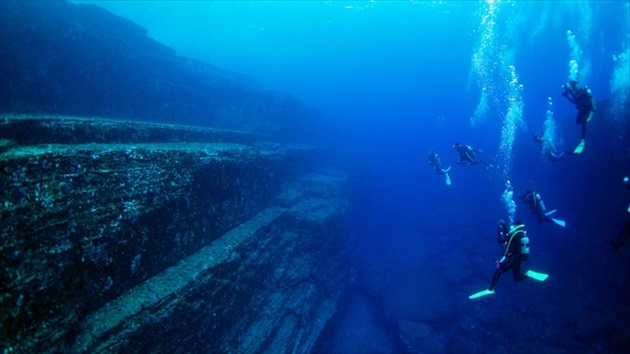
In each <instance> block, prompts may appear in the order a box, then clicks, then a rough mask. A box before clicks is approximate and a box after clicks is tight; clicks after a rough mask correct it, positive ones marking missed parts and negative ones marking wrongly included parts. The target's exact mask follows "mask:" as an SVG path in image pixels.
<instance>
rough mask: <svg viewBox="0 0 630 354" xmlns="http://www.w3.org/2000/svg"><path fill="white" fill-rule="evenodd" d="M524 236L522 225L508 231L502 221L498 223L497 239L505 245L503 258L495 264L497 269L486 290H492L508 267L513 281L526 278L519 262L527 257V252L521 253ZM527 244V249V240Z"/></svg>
mask: <svg viewBox="0 0 630 354" xmlns="http://www.w3.org/2000/svg"><path fill="white" fill-rule="evenodd" d="M520 225H523V224H520ZM524 237H526V231H525V230H524V226H521V227H518V225H517V227H516V228H515V229H514V230H513V231H511V232H508V229H507V226H505V224H503V223H499V229H498V230H497V241H498V242H499V243H500V244H502V245H505V252H504V253H503V258H502V259H501V261H499V263H498V264H497V270H496V271H495V272H494V276H493V277H492V283H491V284H490V288H488V290H491V291H494V288H495V287H496V286H497V283H499V278H500V277H501V274H503V273H505V272H507V271H509V270H510V269H511V270H512V275H513V276H514V281H521V280H524V279H526V278H527V275H525V274H521V262H522V261H526V260H527V259H528V257H529V254H523V253H521V249H522V245H521V243H522V240H521V239H522V238H524ZM527 244H528V246H527V247H528V249H529V241H527Z"/></svg>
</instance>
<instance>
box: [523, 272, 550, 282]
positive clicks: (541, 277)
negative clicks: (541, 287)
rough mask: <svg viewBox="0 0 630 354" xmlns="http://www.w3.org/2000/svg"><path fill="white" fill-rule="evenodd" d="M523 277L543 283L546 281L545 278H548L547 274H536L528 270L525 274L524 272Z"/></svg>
mask: <svg viewBox="0 0 630 354" xmlns="http://www.w3.org/2000/svg"><path fill="white" fill-rule="evenodd" d="M525 275H527V276H528V277H530V278H532V279H535V280H538V281H545V280H547V277H549V274H545V273H538V272H534V271H533V270H528V271H527V272H525Z"/></svg>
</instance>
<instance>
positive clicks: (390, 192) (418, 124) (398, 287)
mask: <svg viewBox="0 0 630 354" xmlns="http://www.w3.org/2000/svg"><path fill="white" fill-rule="evenodd" d="M91 3H96V4H98V5H100V6H102V7H104V8H106V9H109V10H110V11H112V12H113V13H115V14H117V15H120V16H122V17H125V18H128V19H130V20H131V21H133V22H136V23H137V24H139V25H141V26H143V27H145V28H147V29H148V30H149V36H150V37H152V38H154V39H156V40H157V41H159V42H161V43H163V44H165V45H167V46H169V47H172V48H174V49H175V50H176V51H177V53H178V54H179V55H182V56H187V57H193V58H196V59H200V60H204V61H207V62H209V63H211V64H213V65H216V66H217V67H220V68H223V69H228V70H232V71H236V72H240V73H244V74H247V75H249V76H251V77H253V78H255V79H256V80H258V81H259V83H260V84H261V85H262V86H263V87H265V88H268V89H272V90H279V91H284V92H288V93H291V94H293V95H295V96H296V97H298V98H299V99H300V100H301V101H302V102H304V103H306V104H307V105H308V106H309V107H311V108H312V109H313V111H316V112H317V113H318V114H317V119H318V120H319V121H320V122H321V123H320V124H319V128H320V129H319V130H318V131H317V132H316V135H317V137H318V142H319V143H321V144H323V145H327V146H330V147H331V148H332V149H333V151H335V152H336V153H338V154H339V155H341V156H343V157H344V158H346V159H347V160H349V161H351V162H352V163H353V164H354V165H355V166H358V167H357V170H358V171H360V173H359V176H358V177H356V179H355V183H357V186H356V188H355V189H354V191H355V195H354V196H353V198H354V201H355V202H356V205H357V206H360V207H357V209H355V210H356V212H355V213H354V218H353V222H354V225H353V229H354V233H353V235H352V237H353V239H354V240H355V241H354V247H356V250H357V255H358V260H357V268H358V271H359V273H360V274H362V279H363V282H364V284H363V287H364V288H365V289H366V290H365V293H366V294H368V295H369V297H374V298H376V300H374V301H373V302H375V303H378V304H380V305H379V306H380V307H379V308H380V310H379V311H381V312H380V316H376V317H375V318H376V319H372V320H370V321H372V322H373V324H374V326H375V327H378V328H381V330H382V332H383V333H389V332H388V329H389V327H388V326H390V325H391V324H397V323H398V322H397V321H400V320H412V321H416V322H418V323H424V324H427V325H428V326H429V327H430V328H432V330H433V331H434V332H433V333H434V334H435V336H434V337H435V338H440V340H441V343H442V347H440V346H439V345H438V344H440V343H438V344H435V345H437V347H430V348H434V349H435V350H439V348H446V350H447V351H456V350H457V348H460V349H461V348H464V347H466V348H468V349H469V350H470V352H488V351H492V350H497V351H501V350H502V348H503V349H505V350H508V351H509V348H512V351H513V352H521V351H525V349H524V347H519V345H524V344H523V343H538V345H540V347H537V348H539V349H538V350H539V351H543V352H552V351H553V350H557V351H564V352H566V351H569V352H613V351H615V350H620V348H625V349H626V350H627V349H628V348H629V345H628V332H629V331H630V329H629V325H628V322H627V318H628V316H629V315H630V296H628V295H627V292H628V290H627V288H628V283H629V280H630V274H629V271H630V254H629V252H630V250H629V249H630V246H626V248H625V249H622V250H621V251H619V252H614V251H613V250H612V247H610V245H609V244H608V243H606V241H605V239H612V238H615V237H616V235H617V233H618V232H619V231H620V230H621V228H622V227H623V225H624V223H625V220H626V218H627V213H626V212H625V210H626V208H627V204H628V200H629V199H630V191H628V190H626V189H624V187H623V185H622V183H621V180H622V178H623V176H625V175H628V174H630V141H629V140H628V139H630V118H629V116H630V114H629V112H628V100H629V96H630V84H629V80H630V64H629V60H630V58H629V57H630V52H629V45H630V32H629V31H630V27H629V21H630V8H629V2H628V1H593V2H590V1H549V2H544V1H531V2H509V1H487V2H484V1H482V2H473V1H454V2H449V1H418V2H414V1H405V2H402V1H401V2H323V1H296V2H286V1H271V2H235V1H234V2H233V1H221V2H197V1H190V2H175V1H118V2H113V1H94V2H91ZM570 79H577V80H579V81H580V83H581V84H583V85H588V86H589V87H590V88H591V90H592V92H593V94H594V97H595V99H596V100H597V102H598V104H600V107H599V108H600V109H599V110H598V112H597V113H596V116H595V118H594V120H593V121H592V122H591V123H590V124H589V133H588V134H589V135H588V137H587V145H586V148H585V151H584V153H583V154H582V155H580V156H569V157H568V158H567V160H566V161H560V162H557V163H552V162H550V161H549V160H547V159H546V158H545V157H544V155H543V154H541V152H540V150H539V147H538V145H537V144H535V143H534V142H533V141H532V135H533V133H544V134H545V136H546V137H548V138H549V139H552V140H553V142H554V144H555V145H556V146H557V147H558V148H559V149H560V150H561V151H571V150H573V148H574V147H575V146H576V145H577V143H578V141H579V136H580V135H579V134H580V133H579V127H578V126H576V125H575V115H576V110H575V108H574V107H573V106H572V105H571V104H570V103H569V102H568V101H567V100H566V99H564V97H562V95H561V93H562V90H561V85H563V84H564V83H566V82H567V81H568V80H570ZM456 142H461V143H464V144H470V145H472V146H473V147H475V148H480V149H482V150H483V152H482V153H479V154H478V155H479V157H481V158H482V159H484V160H486V161H488V162H491V163H492V164H493V165H494V166H495V168H493V169H486V168H484V167H483V166H482V165H476V166H459V165H456V164H455V162H456V159H457V156H456V153H455V151H454V150H453V148H452V145H453V144H454V143H456ZM431 149H433V150H435V151H437V152H438V153H439V154H440V156H441V158H442V164H443V165H444V167H448V166H452V170H451V171H450V177H451V178H452V185H450V186H447V185H446V184H445V183H444V178H443V177H442V176H439V175H437V174H436V173H435V172H434V171H433V170H431V168H430V167H429V166H428V165H427V164H426V154H427V152H428V151H429V150H431ZM507 180H509V181H510V184H511V187H512V188H513V194H510V193H509V192H510V191H509V189H506V181H507ZM526 189H534V190H536V191H538V192H539V193H541V194H542V196H543V198H544V200H545V202H546V204H547V206H548V208H549V209H555V208H557V209H558V212H557V213H556V216H557V217H558V218H562V219H564V220H566V222H567V225H568V226H567V228H566V229H563V228H560V227H558V226H556V225H554V224H552V223H547V224H544V225H536V223H535V220H532V219H531V218H530V216H529V212H528V211H527V210H526V208H525V206H524V205H523V204H522V203H521V202H520V200H518V198H517V196H518V195H519V194H522V193H523V192H524V191H525V190H526ZM506 192H507V193H506ZM500 218H503V219H505V220H509V219H521V220H523V221H525V222H526V224H527V226H528V230H529V236H530V239H531V240H532V253H533V255H532V258H531V260H530V261H529V262H527V263H526V264H525V265H524V267H525V269H527V268H529V267H532V268H534V269H536V270H540V271H544V272H546V273H550V274H551V277H550V279H549V280H547V281H546V282H544V283H536V282H534V281H525V282H521V283H514V282H513V281H512V279H511V276H510V274H506V275H504V276H503V278H502V279H501V282H500V283H499V286H498V288H497V293H496V294H494V295H492V296H491V297H486V298H482V299H478V300H475V301H474V302H473V301H470V300H468V299H467V296H468V295H470V294H471V293H473V292H476V291H479V290H482V289H485V288H487V286H488V285H489V282H490V280H491V276H492V272H493V271H494V260H495V259H497V258H498V254H499V253H500V248H499V246H498V245H497V244H496V237H495V228H496V222H497V220H499V219H500ZM385 279H387V280H385ZM434 292H441V294H443V296H441V298H439V299H435V298H433V296H432V295H431V294H433V293H434ZM366 296H367V295H366ZM363 301H365V298H359V300H357V301H355V302H353V303H352V304H353V305H352V306H349V310H348V314H347V315H346V317H344V318H343V319H341V320H340V322H339V323H340V326H341V327H340V329H339V331H338V333H336V334H333V335H332V338H331V339H330V341H331V342H332V343H343V342H344V341H345V343H352V345H349V346H347V347H344V346H343V345H340V344H330V345H329V346H327V347H326V348H327V349H329V350H331V351H337V352H344V351H348V350H355V351H356V352H364V351H396V350H397V349H399V348H400V347H399V346H398V345H399V344H400V343H398V344H396V343H394V344H391V343H389V342H390V341H391V340H392V339H391V338H389V339H388V340H383V341H382V342H379V343H378V344H377V345H376V346H369V345H368V344H366V343H369V342H370V341H371V340H372V341H374V339H370V338H371V337H361V335H362V334H364V333H368V332H369V331H368V330H366V331H365V332H361V331H360V330H357V333H358V334H357V333H350V331H348V330H347V329H348V328H351V327H352V326H355V328H357V327H360V323H365V322H366V321H367V320H365V316H364V317H362V316H358V315H357V313H358V314H365V311H368V310H366V306H364V305H365V303H364V302H363ZM375 307H376V306H375ZM447 307H448V310H445V309H444V308H447ZM435 308H440V309H442V310H435ZM353 309H354V310H353ZM353 311H354V315H353ZM427 312H428V313H429V315H427ZM368 317H369V316H368ZM353 318H354V319H358V320H357V322H356V323H353V322H352V321H353ZM462 323H463V324H462ZM470 323H473V324H474V325H470ZM458 324H459V325H458ZM471 326H472V327H471ZM515 326H517V327H519V328H525V332H527V333H530V335H529V336H528V335H527V334H523V333H521V332H519V331H517V330H516V329H515V328H514V327H515ZM471 328H476V329H471ZM479 328H481V329H482V330H481V331H480V332H477V331H478V329H479ZM344 329H345V330H344ZM348 333H350V334H348ZM479 333H485V335H480V334H479ZM488 333H494V334H495V335H488ZM344 336H345V337H344ZM384 336H385V337H386V335H384ZM454 337H457V339H455V338H454ZM624 338H625V342H623V340H624ZM393 341H394V342H396V340H395V339H394V340H393ZM620 342H621V343H620ZM388 343H389V344H388ZM453 343H455V344H453ZM514 343H516V344H515V345H516V346H515V347H510V345H511V344H514ZM424 345H426V346H428V345H429V344H427V343H425V344H424ZM350 348H354V349H350ZM370 348H372V349H370ZM374 348H377V350H374ZM436 348H437V349H436ZM449 348H450V349H449ZM506 348H507V349H506ZM532 348H533V347H531V346H530V347H529V349H530V351H531V350H533V349H532ZM540 348H542V349H540Z"/></svg>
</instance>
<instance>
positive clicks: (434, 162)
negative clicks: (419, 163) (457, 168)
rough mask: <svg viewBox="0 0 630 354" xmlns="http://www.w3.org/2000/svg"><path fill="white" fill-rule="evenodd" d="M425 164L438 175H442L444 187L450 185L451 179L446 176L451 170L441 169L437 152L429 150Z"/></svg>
mask: <svg viewBox="0 0 630 354" xmlns="http://www.w3.org/2000/svg"><path fill="white" fill-rule="evenodd" d="M427 163H428V164H429V166H431V167H432V168H433V169H434V170H435V172H436V173H437V174H438V175H443V176H444V178H445V180H446V185H447V186H450V185H451V177H450V176H449V175H448V171H450V170H451V168H450V167H449V168H447V169H445V170H444V169H442V161H440V156H438V154H437V152H435V151H433V150H431V151H429V154H428V156H427Z"/></svg>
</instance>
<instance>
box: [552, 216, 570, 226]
mask: <svg viewBox="0 0 630 354" xmlns="http://www.w3.org/2000/svg"><path fill="white" fill-rule="evenodd" d="M551 221H553V222H555V223H556V224H558V225H560V226H562V227H567V222H566V221H564V220H560V219H554V218H551Z"/></svg>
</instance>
